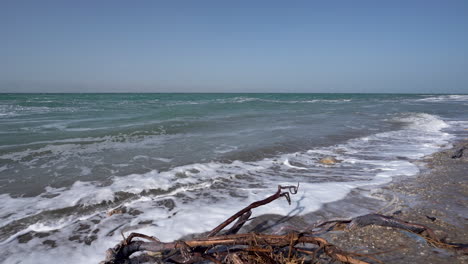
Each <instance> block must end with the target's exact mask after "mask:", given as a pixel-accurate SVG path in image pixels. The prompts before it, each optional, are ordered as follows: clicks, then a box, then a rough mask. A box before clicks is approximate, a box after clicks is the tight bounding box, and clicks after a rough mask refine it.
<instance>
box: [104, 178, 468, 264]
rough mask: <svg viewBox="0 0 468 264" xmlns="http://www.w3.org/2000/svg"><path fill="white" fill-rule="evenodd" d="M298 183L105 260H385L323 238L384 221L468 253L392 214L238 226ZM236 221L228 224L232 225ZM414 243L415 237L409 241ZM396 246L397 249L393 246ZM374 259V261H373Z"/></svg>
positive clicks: (130, 240)
mask: <svg viewBox="0 0 468 264" xmlns="http://www.w3.org/2000/svg"><path fill="white" fill-rule="evenodd" d="M298 188H299V185H297V186H278V190H277V191H276V193H274V194H273V195H271V196H269V197H267V198H265V199H263V200H260V201H257V202H254V203H251V204H250V205H249V206H247V207H245V208H244V209H242V210H240V211H239V212H237V213H236V214H234V215H232V216H231V217H230V218H228V219H227V220H225V221H224V222H222V223H221V224H219V225H218V226H217V227H215V228H214V229H213V230H211V231H209V232H207V233H205V234H202V235H200V236H198V237H195V238H193V239H187V240H176V241H172V242H161V241H160V240H159V239H158V238H156V237H153V236H150V235H146V234H140V233H131V234H129V235H128V236H127V237H125V236H124V234H122V236H123V240H122V241H121V242H120V243H118V244H117V245H116V246H115V247H113V248H110V249H108V250H107V252H106V258H105V260H104V261H102V262H101V263H100V264H124V263H125V264H131V263H217V264H219V263H228V264H243V263H280V264H299V263H330V262H334V261H336V262H340V263H351V264H369V263H371V262H372V263H375V262H377V263H381V261H379V260H378V259H377V258H376V257H374V256H375V255H378V254H381V253H384V252H374V253H362V252H361V253H358V252H347V251H344V250H342V249H340V248H339V247H337V246H335V245H333V244H331V243H329V242H328V241H327V240H326V239H324V238H322V237H321V235H322V236H323V235H324V234H327V233H330V232H332V231H340V230H341V231H343V230H354V229H359V228H364V227H366V226H371V225H373V226H382V227H387V228H391V229H398V230H402V231H405V232H409V233H411V234H414V235H415V236H417V237H419V238H420V239H422V240H424V241H426V242H427V243H428V244H429V245H431V246H433V247H435V248H439V249H446V250H453V251H457V252H461V253H462V254H468V244H460V243H447V242H445V240H443V239H439V238H438V237H437V236H436V232H434V231H433V230H432V229H431V228H429V227H427V226H425V225H421V224H417V223H410V222H407V221H404V220H401V219H398V218H394V217H392V216H386V215H381V214H367V215H362V216H358V217H355V218H351V219H340V220H330V221H323V222H320V223H316V224H314V225H312V226H309V227H308V228H306V229H305V230H304V229H303V230H294V227H291V231H289V232H288V233H286V234H282V235H277V234H262V233H253V232H250V233H243V234H242V233H241V234H238V232H239V231H240V230H241V228H242V227H243V226H244V224H245V223H246V222H247V221H249V220H250V219H251V218H250V216H251V215H252V209H254V208H256V207H260V206H264V205H266V204H268V203H271V202H273V201H275V200H277V199H279V198H281V197H284V198H285V199H286V200H287V201H288V203H289V204H290V203H291V195H294V194H296V193H297V190H298ZM231 224H232V226H231V227H230V228H229V229H227V230H226V227H227V226H229V225H231ZM408 243H411V242H408ZM390 250H391V251H393V250H395V249H390ZM369 261H370V262H369Z"/></svg>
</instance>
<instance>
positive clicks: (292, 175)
mask: <svg viewBox="0 0 468 264" xmlns="http://www.w3.org/2000/svg"><path fill="white" fill-rule="evenodd" d="M388 122H399V123H402V124H403V125H404V126H403V127H402V128H401V129H399V130H394V131H388V132H382V133H376V134H373V135H370V136H366V137H359V138H354V139H351V140H348V141H346V142H345V143H342V144H338V145H334V146H327V147H318V148H314V149H310V150H308V151H302V152H295V153H287V154H282V155H278V156H275V157H273V158H265V159H262V160H257V161H252V162H242V161H233V162H230V163H222V162H214V161H212V162H206V163H194V164H189V165H184V166H178V167H175V168H172V169H169V170H167V171H158V170H152V171H150V172H147V173H142V174H130V175H127V176H119V177H118V176H114V177H111V178H110V179H109V181H108V182H107V183H106V184H104V183H103V182H98V181H90V182H83V181H77V182H75V183H74V184H73V185H72V186H70V187H68V188H51V187H48V188H47V189H46V191H45V192H44V193H43V194H41V195H39V196H36V197H18V198H13V197H11V196H10V195H8V194H2V195H0V219H2V222H1V227H0V230H1V231H2V233H3V236H2V240H3V242H1V243H2V244H3V247H4V248H5V249H6V252H7V253H5V254H6V255H5V256H6V258H7V260H8V261H11V262H15V261H16V260H19V259H20V258H21V259H23V261H24V262H26V263H28V261H29V262H33V260H34V258H35V257H37V256H42V257H45V258H47V257H50V256H54V257H55V258H57V259H61V258H63V259H65V258H67V259H69V260H70V259H71V260H72V261H74V262H76V263H79V261H80V256H78V254H85V255H86V256H87V257H88V260H87V261H88V262H89V259H92V260H93V261H96V262H97V261H98V260H99V259H100V258H102V255H101V254H102V252H104V250H105V249H106V247H109V246H110V245H113V244H115V243H117V241H118V240H120V239H121V237H120V234H119V233H118V232H114V231H113V230H116V229H120V230H124V231H137V232H142V233H149V234H157V236H158V238H160V239H161V240H162V241H168V240H173V239H178V238H179V237H181V236H183V235H186V234H189V233H198V232H203V231H206V230H209V229H211V228H213V227H214V226H216V225H217V224H218V223H219V222H221V221H222V220H223V219H225V218H226V217H228V216H230V214H232V212H235V211H236V210H238V209H240V208H241V207H242V206H243V205H245V204H249V203H250V202H253V201H256V200H259V199H263V198H264V197H265V196H267V195H269V194H271V193H273V192H275V188H276V187H275V186H277V185H278V184H287V185H295V184H296V183H297V182H298V181H299V182H300V183H301V187H300V192H299V193H298V194H297V197H296V199H295V200H296V201H297V202H296V204H294V206H292V207H287V206H284V204H282V203H281V202H278V203H273V204H271V206H268V207H267V208H265V209H264V208H258V210H256V214H263V213H270V214H271V213H273V214H282V215H296V214H305V213H308V212H312V211H315V210H317V209H318V208H320V207H321V206H322V205H323V204H324V203H328V202H332V201H336V200H339V199H343V198H344V197H345V196H346V195H347V194H348V193H349V192H350V191H351V190H352V189H354V188H357V187H360V186H365V185H375V184H382V183H386V182H388V181H390V179H391V177H393V176H412V175H415V174H417V173H418V172H419V169H418V167H417V166H416V165H414V164H413V163H412V162H411V160H414V159H419V158H421V157H423V156H424V155H428V154H431V153H433V152H435V151H437V150H439V149H440V148H441V147H443V145H446V144H448V143H449V142H450V140H451V139H452V136H451V135H450V134H448V133H446V132H445V130H446V129H448V128H450V124H448V123H446V122H445V121H443V120H442V119H441V118H440V117H438V116H435V115H430V114H426V113H405V114H399V115H397V116H395V117H394V118H392V119H389V120H388ZM72 145H73V144H72ZM69 147H73V148H74V147H76V146H69ZM56 151H57V152H56V153H55V154H54V155H61V153H62V152H61V150H60V149H57V150H56ZM326 156H333V157H335V158H336V159H337V160H339V161H340V162H338V163H336V164H333V165H323V164H321V163H320V159H321V158H323V157H326ZM17 158H19V156H18V157H17ZM139 158H144V157H139ZM331 190H333V192H331ZM18 208H22V209H21V210H18ZM77 208H80V209H79V210H78V209H77ZM119 208H124V209H125V210H126V212H127V213H123V214H115V215H112V216H107V215H106V211H108V210H110V209H119ZM57 211H66V212H69V213H67V214H66V216H64V215H63V214H54V213H53V212H57ZM207 216H209V217H207ZM26 219H29V220H28V221H32V220H31V219H33V220H34V222H28V221H26ZM194 219H195V220H197V219H203V221H194ZM18 226H20V227H21V228H20V229H18ZM175 226H177V228H175ZM77 230H78V231H77ZM30 231H34V232H41V233H45V234H47V236H46V237H44V238H39V237H38V238H34V239H32V240H31V241H30V242H28V243H26V244H24V243H19V242H18V240H17V239H16V238H18V237H19V236H21V235H23V234H26V233H27V232H30ZM71 237H78V238H77V241H82V242H81V243H85V242H86V241H88V240H90V241H91V242H89V243H90V244H91V247H84V246H83V247H81V246H79V247H78V248H79V249H80V250H79V251H78V252H69V251H67V248H77V245H76V243H79V242H77V241H75V240H73V239H70V238H71ZM86 239H88V240H86ZM45 240H53V241H57V243H58V244H59V246H58V248H59V249H62V250H59V249H50V248H47V247H45V246H44V244H42V242H44V241H45ZM83 241H84V242H83ZM90 248H92V249H93V250H91V249H90ZM20 251H21V252H22V254H21V256H20V255H16V254H15V252H20ZM30 252H35V253H34V254H32V253H31V254H30ZM67 254H71V255H68V256H67ZM70 256H73V257H72V258H70ZM75 257H76V258H75Z"/></svg>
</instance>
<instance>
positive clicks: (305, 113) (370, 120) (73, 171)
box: [0, 94, 468, 263]
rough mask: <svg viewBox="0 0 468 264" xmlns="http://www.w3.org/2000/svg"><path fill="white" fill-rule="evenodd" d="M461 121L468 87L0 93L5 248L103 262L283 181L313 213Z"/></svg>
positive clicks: (392, 170)
mask: <svg viewBox="0 0 468 264" xmlns="http://www.w3.org/2000/svg"><path fill="white" fill-rule="evenodd" d="M466 128H468V95H386V94H378V95H375V94H0V247H1V248H2V249H4V252H5V253H4V254H3V255H2V256H1V257H0V260H1V258H4V262H5V263H38V260H39V263H43V262H47V261H48V260H55V261H57V260H58V259H68V260H67V262H71V263H83V262H86V263H88V262H98V261H99V260H100V259H102V258H103V253H104V251H105V249H107V248H108V247H110V246H112V245H113V244H115V243H116V242H117V241H119V240H120V239H121V237H120V231H124V232H127V231H137V232H143V233H148V234H154V235H155V236H157V237H158V238H160V239H161V240H173V239H177V238H179V237H180V236H183V235H185V234H188V233H193V232H203V231H207V230H209V229H211V228H213V227H214V226H216V225H217V224H218V223H219V222H221V221H222V220H223V219H225V218H227V217H228V216H230V215H231V214H232V213H234V212H235V211H236V210H238V209H240V208H242V207H243V206H244V205H246V204H248V203H250V202H252V201H255V200H258V199H263V198H264V197H266V196H267V195H269V194H271V193H273V192H274V191H275V189H276V186H277V185H278V184H293V185H295V184H296V183H297V182H300V183H301V187H300V192H299V194H298V195H297V196H296V197H295V199H297V200H299V201H300V203H301V204H302V207H301V208H303V210H302V211H301V212H295V213H300V214H306V213H309V212H312V211H314V210H317V209H318V208H320V206H322V205H323V204H325V203H328V202H332V201H336V200H339V199H342V198H344V197H345V196H346V194H348V193H349V192H350V190H352V189H354V188H356V187H359V186H366V185H375V184H382V183H385V182H388V181H389V180H390V179H391V177H392V176H402V175H403V176H412V175H415V174H417V173H418V172H419V171H418V168H417V167H416V166H415V165H413V164H412V163H411V161H412V160H415V159H419V158H421V157H423V156H424V155H427V154H430V153H433V152H435V151H437V150H439V149H441V148H445V147H448V146H449V144H450V142H452V141H453V140H456V139H457V138H461V137H466V136H468V131H467V130H466ZM326 156H333V157H335V158H336V159H338V160H339V161H340V162H339V163H337V164H335V165H331V166H329V165H322V164H320V163H319V162H318V161H319V160H320V159H321V158H323V157H326ZM116 208H118V209H119V210H123V211H124V213H122V214H114V215H112V216H107V214H106V212H108V211H109V210H112V209H116ZM122 208H123V209H122ZM291 210H292V209H291V208H288V207H284V206H283V204H281V206H279V205H275V204H272V205H271V206H268V207H265V208H259V209H258V210H256V211H255V212H254V213H255V214H257V215H258V214H262V213H277V214H284V215H286V214H288V213H290V211H291ZM70 258H71V260H70Z"/></svg>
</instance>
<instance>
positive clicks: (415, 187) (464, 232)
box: [241, 140, 468, 264]
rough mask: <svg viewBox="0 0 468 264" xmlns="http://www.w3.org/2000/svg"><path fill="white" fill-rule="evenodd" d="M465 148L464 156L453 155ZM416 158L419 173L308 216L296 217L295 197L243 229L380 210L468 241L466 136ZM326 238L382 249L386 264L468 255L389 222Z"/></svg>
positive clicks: (294, 225)
mask: <svg viewBox="0 0 468 264" xmlns="http://www.w3.org/2000/svg"><path fill="white" fill-rule="evenodd" d="M461 149H464V151H463V153H462V155H461V156H459V157H454V156H457V154H460V150H461ZM414 163H415V164H416V165H418V167H419V168H420V170H421V173H419V174H418V175H417V176H414V177H400V178H394V179H393V180H392V182H391V183H390V184H386V185H383V186H379V187H377V188H376V187H375V186H369V187H366V188H359V189H355V190H353V191H352V192H351V193H350V194H349V195H348V197H346V199H343V200H340V201H337V202H334V203H329V204H326V205H325V206H323V207H322V208H321V209H320V210H318V211H315V212H313V213H311V214H308V215H304V216H295V215H298V214H299V213H300V206H298V204H299V203H297V204H296V206H295V207H293V206H294V205H295V202H294V200H295V198H296V199H297V197H293V199H292V200H293V201H292V210H291V214H290V215H289V216H288V217H280V216H275V215H262V216H260V217H257V218H255V219H254V220H253V221H252V222H251V223H250V224H249V225H247V227H246V228H245V230H243V231H241V232H249V231H255V232H266V233H277V234H279V233H285V232H287V231H288V230H291V229H295V230H305V229H307V228H308V227H310V226H311V225H313V223H317V222H320V221H324V220H327V219H328V220H329V219H346V218H351V217H356V216H359V215H364V214H368V213H380V214H385V215H389V216H394V217H397V218H400V219H402V220H405V221H409V222H413V223H419V224H423V225H426V226H428V227H429V228H431V229H433V230H434V231H435V234H436V235H437V236H438V238H439V239H441V240H443V241H445V242H447V243H464V244H466V243H468V240H467V238H468V141H467V140H465V141H462V142H458V143H456V144H454V146H453V147H452V148H450V149H446V150H443V151H440V152H437V153H434V154H433V155H430V156H427V157H425V158H424V159H423V160H420V161H414ZM275 202H283V201H275ZM267 206H268V205H267ZM285 206H287V205H285ZM302 206H307V205H302ZM254 214H255V212H254ZM322 237H324V238H325V239H327V240H328V241H329V242H330V243H332V244H335V245H337V246H339V247H340V248H342V249H343V250H346V251H349V252H359V253H361V254H371V255H372V254H373V253H378V254H377V255H373V257H375V258H377V259H378V260H380V261H382V262H383V263H396V264H399V263H416V264H418V263H421V264H423V263H424V264H427V263H436V264H437V263H468V256H467V255H463V254H461V253H457V252H453V251H449V250H444V249H439V248H435V247H432V246H431V245H429V244H428V243H427V242H426V241H425V240H424V239H422V238H420V237H419V236H417V235H415V234H412V233H409V232H406V231H402V230H396V229H392V228H389V227H379V226H367V227H363V228H358V229H354V230H348V231H333V232H330V233H327V234H325V235H322ZM366 260H367V261H369V262H371V263H378V262H376V261H372V260H369V259H366Z"/></svg>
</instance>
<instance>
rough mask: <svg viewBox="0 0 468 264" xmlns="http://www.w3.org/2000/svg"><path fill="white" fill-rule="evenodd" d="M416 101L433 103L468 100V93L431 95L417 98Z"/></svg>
mask: <svg viewBox="0 0 468 264" xmlns="http://www.w3.org/2000/svg"><path fill="white" fill-rule="evenodd" d="M416 101H418V102H433V103H443V102H468V95H466V94H451V95H439V96H431V97H426V98H421V99H416Z"/></svg>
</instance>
